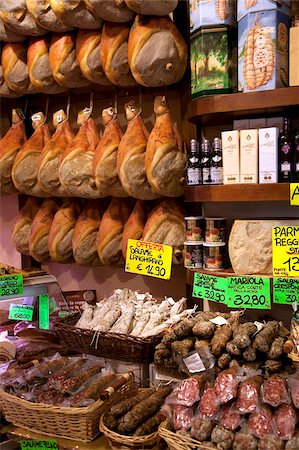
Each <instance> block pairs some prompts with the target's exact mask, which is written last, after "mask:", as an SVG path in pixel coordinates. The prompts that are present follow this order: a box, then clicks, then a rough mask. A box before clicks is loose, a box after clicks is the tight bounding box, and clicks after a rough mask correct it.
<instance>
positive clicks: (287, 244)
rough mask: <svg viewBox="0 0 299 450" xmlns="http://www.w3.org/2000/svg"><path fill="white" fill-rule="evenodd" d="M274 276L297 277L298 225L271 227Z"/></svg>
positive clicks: (298, 253)
mask: <svg viewBox="0 0 299 450" xmlns="http://www.w3.org/2000/svg"><path fill="white" fill-rule="evenodd" d="M272 261H273V276H274V277H299V226H292V227H291V226H281V227H272Z"/></svg>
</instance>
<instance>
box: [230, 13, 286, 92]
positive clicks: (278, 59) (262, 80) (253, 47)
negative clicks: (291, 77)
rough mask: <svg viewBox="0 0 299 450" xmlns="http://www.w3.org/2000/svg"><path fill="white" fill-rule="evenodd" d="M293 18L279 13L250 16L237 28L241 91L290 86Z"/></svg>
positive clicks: (239, 85)
mask: <svg viewBox="0 0 299 450" xmlns="http://www.w3.org/2000/svg"><path fill="white" fill-rule="evenodd" d="M289 23H290V18H289V16H287V15H286V14H283V13H280V12H278V11H277V10H272V11H260V12H258V13H252V14H247V15H246V16H245V17H244V18H243V19H242V20H241V21H240V22H239V26H238V90H239V91H243V92H252V91H265V90H269V89H276V88H280V87H285V86H287V85H288V66H289V64H288V33H289Z"/></svg>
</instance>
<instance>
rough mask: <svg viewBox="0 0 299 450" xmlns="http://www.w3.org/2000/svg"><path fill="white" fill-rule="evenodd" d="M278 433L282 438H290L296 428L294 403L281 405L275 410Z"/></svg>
mask: <svg viewBox="0 0 299 450" xmlns="http://www.w3.org/2000/svg"><path fill="white" fill-rule="evenodd" d="M274 421H275V425H276V428H277V434H278V436H280V437H281V439H284V440H289V439H291V438H292V437H293V436H294V433H295V428H296V412H295V410H294V408H293V406H292V405H280V406H279V407H278V408H277V409H276V410H275V412H274Z"/></svg>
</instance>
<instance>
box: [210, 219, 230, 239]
mask: <svg viewBox="0 0 299 450" xmlns="http://www.w3.org/2000/svg"><path fill="white" fill-rule="evenodd" d="M226 237H227V225H226V219H224V218H223V217H206V232H205V241H206V242H226V241H227V239H226Z"/></svg>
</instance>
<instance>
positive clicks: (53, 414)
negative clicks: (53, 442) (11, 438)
mask: <svg viewBox="0 0 299 450" xmlns="http://www.w3.org/2000/svg"><path fill="white" fill-rule="evenodd" d="M131 385H132V377H128V380H127V381H126V382H125V384H123V385H122V386H121V387H119V389H116V390H115V391H114V392H113V393H111V395H110V398H109V399H108V400H106V401H102V400H97V401H96V402H95V403H93V404H92V405H90V406H87V407H81V408H73V407H60V406H53V405H45V404H42V403H32V402H29V401H27V400H23V399H21V398H19V397H15V396H13V395H11V394H8V393H7V392H4V391H3V390H0V409H1V410H2V411H3V414H4V417H5V419H6V420H7V421H8V422H11V423H12V424H13V425H15V426H20V427H22V428H25V429H29V430H30V431H33V432H36V433H43V434H47V435H50V436H54V437H63V438H66V439H72V440H77V441H81V442H91V441H92V440H93V439H95V438H96V436H97V435H98V434H99V420H100V417H101V415H102V414H103V412H104V411H105V410H106V408H109V407H110V405H111V404H112V403H113V401H115V399H116V398H117V399H118V400H119V399H122V398H123V397H124V396H125V395H126V394H127V392H128V391H129V390H130V387H131ZM108 389H109V388H108ZM108 389H107V391H108Z"/></svg>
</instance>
